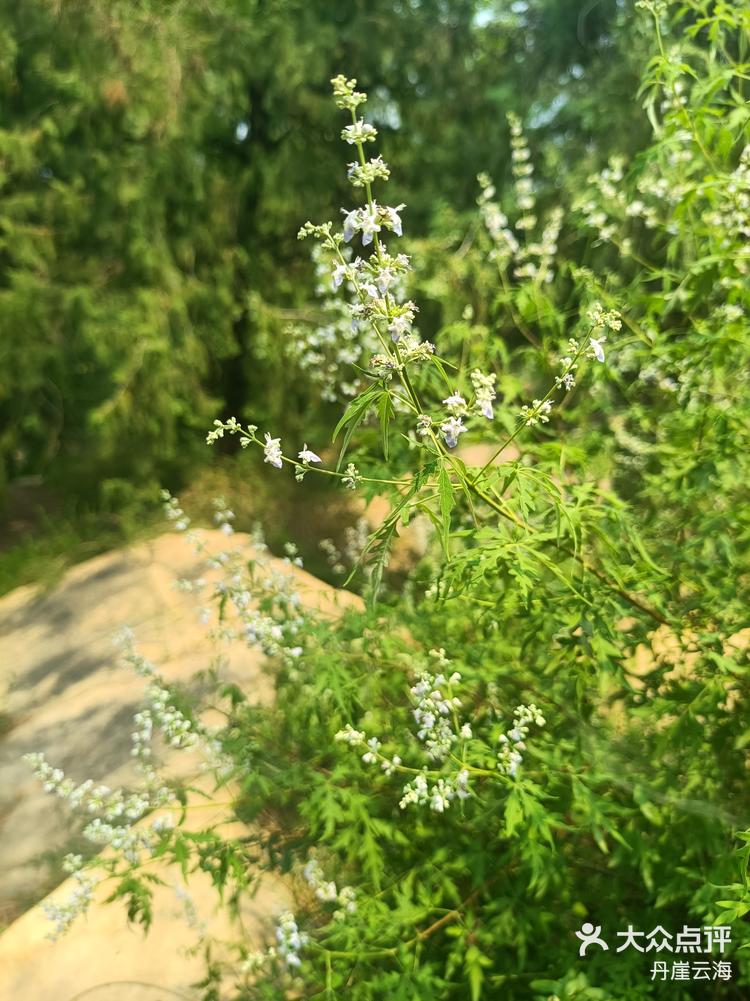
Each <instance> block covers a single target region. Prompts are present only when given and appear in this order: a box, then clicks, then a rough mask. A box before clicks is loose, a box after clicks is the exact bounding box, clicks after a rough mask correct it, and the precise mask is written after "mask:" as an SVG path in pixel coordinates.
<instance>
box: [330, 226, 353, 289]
mask: <svg viewBox="0 0 750 1001" xmlns="http://www.w3.org/2000/svg"><path fill="white" fill-rule="evenodd" d="M347 218H348V217H347ZM344 235H345V238H346V220H344ZM353 235H354V231H353V230H352V233H351V236H349V237H348V238H347V239H349V240H351V238H352V236H353ZM348 274H349V267H348V265H346V264H337V265H336V266H335V267H334V269H333V274H332V275H331V284H332V285H333V287H334V289H337V288H339V287H340V286H341V283H342V282H343V281H344V279H345V278H346V277H347V276H348Z"/></svg>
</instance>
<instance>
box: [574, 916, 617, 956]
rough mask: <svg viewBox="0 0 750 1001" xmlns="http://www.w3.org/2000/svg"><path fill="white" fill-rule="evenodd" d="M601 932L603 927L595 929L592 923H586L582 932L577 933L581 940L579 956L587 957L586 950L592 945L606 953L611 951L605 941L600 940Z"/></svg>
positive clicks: (599, 926) (598, 926)
mask: <svg viewBox="0 0 750 1001" xmlns="http://www.w3.org/2000/svg"><path fill="white" fill-rule="evenodd" d="M601 931H602V926H601V925H597V926H596V928H595V927H594V926H593V925H592V924H591V922H590V921H586V922H584V924H582V925H581V930H580V931H577V932H576V936H577V938H580V940H581V946H580V948H579V950H578V955H579V956H585V955H586V950H587V949H588V947H589V946H590V945H598V946H599V947H600V948H602V949H603V950H604V951H605V952H606V951H607V950H608V949H609V946H608V945H607V943H606V942H605V941H604V939H603V938H600V935H601Z"/></svg>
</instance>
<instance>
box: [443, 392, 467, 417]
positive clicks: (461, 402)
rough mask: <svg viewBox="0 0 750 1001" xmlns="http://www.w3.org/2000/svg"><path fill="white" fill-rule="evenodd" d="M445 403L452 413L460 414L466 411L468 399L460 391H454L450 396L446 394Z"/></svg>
mask: <svg viewBox="0 0 750 1001" xmlns="http://www.w3.org/2000/svg"><path fill="white" fill-rule="evenodd" d="M443 403H444V404H445V406H446V407H447V408H448V410H450V411H451V413H454V414H458V413H464V412H465V411H466V400H465V399H464V398H463V396H461V394H460V393H458V392H456V393H452V394H451V395H450V396H446V398H445V399H444V400H443Z"/></svg>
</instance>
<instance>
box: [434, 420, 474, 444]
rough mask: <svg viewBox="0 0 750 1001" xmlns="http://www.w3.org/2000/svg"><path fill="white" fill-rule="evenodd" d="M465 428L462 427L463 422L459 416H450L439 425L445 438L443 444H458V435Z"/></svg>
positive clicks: (465, 429)
mask: <svg viewBox="0 0 750 1001" xmlns="http://www.w3.org/2000/svg"><path fill="white" fill-rule="evenodd" d="M467 430H468V428H466V427H464V423H463V421H462V420H461V418H460V417H451V418H449V419H448V420H447V421H446V422H445V424H441V425H440V431H441V433H442V435H443V437H444V438H445V444H446V445H447V446H448V448H455V447H456V445H457V444H458V436H459V435H461V434H463V433H464V432H465V431H467Z"/></svg>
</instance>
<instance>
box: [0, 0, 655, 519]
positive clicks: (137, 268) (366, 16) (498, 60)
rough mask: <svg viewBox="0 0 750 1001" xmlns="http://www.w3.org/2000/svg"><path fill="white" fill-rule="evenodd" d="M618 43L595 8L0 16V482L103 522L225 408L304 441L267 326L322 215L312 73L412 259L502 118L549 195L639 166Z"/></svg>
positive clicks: (108, 10) (267, 4)
mask: <svg viewBox="0 0 750 1001" xmlns="http://www.w3.org/2000/svg"><path fill="white" fill-rule="evenodd" d="M634 37H635V36H634V32H633V29H632V27H631V24H630V19H629V17H628V16H626V15H624V14H623V13H622V11H621V9H620V7H619V5H618V4H617V2H616V0H601V2H599V3H593V4H590V5H588V6H585V7H583V8H582V7H581V6H580V4H577V3H573V2H572V0H536V2H529V3H523V2H518V3H514V4H511V5H508V4H507V3H506V2H505V0H498V2H495V3H489V2H486V0H485V2H481V0H451V2H448V0H348V2H346V3H344V2H340V0H335V2H331V0H191V2H185V0H172V2H169V3H164V2H159V3H157V2H154V0H110V2H108V3H106V4H101V3H99V2H98V0H66V2H65V3H64V4H61V3H59V2H56V0H25V2H24V3H23V4H18V3H16V2H15V0H0V89H1V90H2V96H3V100H2V110H1V111H0V186H1V187H0V191H1V194H2V198H1V199H0V469H2V470H3V472H2V473H0V475H2V476H5V477H10V478H12V477H15V476H18V475H21V474H24V473H29V472H37V473H42V474H43V475H44V476H45V477H46V479H47V480H48V481H49V482H51V483H52V484H54V485H57V486H59V487H62V488H64V490H65V492H66V493H67V494H68V495H70V496H73V497H79V496H88V497H92V496H93V497H97V498H98V501H102V500H105V499H106V498H107V497H109V503H114V504H116V503H118V502H120V501H121V500H122V499H123V498H124V497H125V496H126V495H127V493H128V492H129V491H131V490H133V489H138V488H140V487H142V486H143V485H148V486H149V487H151V486H153V485H155V484H156V483H157V482H158V481H160V480H163V479H169V480H170V482H175V481H176V479H177V478H178V475H179V474H180V473H181V472H182V473H183V474H184V473H185V471H187V470H189V469H190V468H191V465H192V463H193V462H194V461H195V460H196V459H197V458H198V456H200V455H203V454H204V453H203V451H202V438H203V435H202V432H203V431H204V430H205V428H206V427H207V426H208V425H209V424H210V421H211V419H212V418H213V417H214V416H216V414H217V413H220V412H221V411H222V410H224V409H226V410H230V411H231V412H236V413H242V412H243V410H246V409H247V408H248V405H249V404H250V401H252V410H253V412H254V413H255V414H260V415H261V417H263V416H265V417H267V418H268V419H269V420H273V421H274V422H276V423H275V425H274V426H277V427H280V428H281V427H283V426H284V422H286V423H287V426H289V424H290V423H291V424H292V425H294V422H295V420H296V421H298V422H299V421H300V420H301V419H302V418H301V417H300V415H301V414H304V413H305V411H306V404H309V402H310V401H309V400H307V399H306V393H305V387H304V386H302V385H299V384H298V382H296V381H295V380H294V379H293V377H292V374H291V373H290V372H289V371H288V370H287V366H286V365H285V362H284V353H283V351H282V349H281V347H282V346H281V345H280V343H279V339H280V337H282V336H283V329H284V328H283V324H282V323H280V322H279V319H282V320H283V317H284V315H285V312H284V311H287V312H288V311H290V310H293V309H294V308H298V307H299V306H301V305H302V304H303V303H304V302H305V300H306V298H307V291H308V289H309V275H310V270H309V262H308V260H307V255H306V251H305V250H304V248H301V247H300V246H299V245H298V243H297V240H296V232H297V229H298V227H299V225H300V224H301V222H303V221H304V220H305V219H307V218H325V217H326V216H328V215H330V214H331V213H332V212H334V213H335V212H337V211H338V209H339V207H340V205H341V204H343V199H344V191H345V180H344V178H343V176H341V186H340V188H339V190H338V192H337V197H340V198H341V199H342V200H341V201H340V202H339V203H338V204H332V203H331V194H330V192H331V183H330V178H331V177H332V176H335V175H336V174H337V173H338V174H339V175H340V174H341V172H340V168H339V164H338V159H337V158H338V155H339V153H338V148H337V144H336V142H335V141H334V140H335V138H336V135H337V132H338V129H339V125H338V124H336V122H335V119H334V117H333V112H332V109H331V107H330V101H329V100H328V86H329V85H328V80H329V78H330V77H331V76H332V75H334V73H337V72H341V71H342V70H343V71H344V72H346V73H348V74H351V75H356V76H357V77H358V78H360V80H361V83H362V86H363V87H365V88H366V89H367V90H368V91H369V92H370V94H371V95H372V98H371V103H370V105H369V106H368V113H369V114H370V116H371V117H372V118H373V119H374V120H375V121H376V123H377V124H378V126H379V128H380V130H381V137H382V144H381V148H382V149H383V151H384V154H385V156H386V159H388V158H389V153H391V151H392V152H393V158H392V167H393V169H394V174H395V177H396V181H397V183H396V184H395V185H394V188H396V192H395V193H396V195H398V196H399V197H400V198H401V197H402V198H403V200H404V201H405V202H407V204H408V213H409V216H408V218H409V225H410V229H411V231H412V232H416V233H420V232H421V233H423V234H424V233H427V232H428V231H429V226H430V220H431V218H432V216H433V213H434V211H435V208H436V207H437V206H439V205H440V204H441V203H443V202H447V203H450V204H452V205H453V206H455V207H456V208H457V209H458V210H462V209H467V208H468V207H470V206H471V205H472V204H473V202H474V198H475V194H476V182H475V177H476V174H477V172H478V171H479V170H483V169H490V170H492V171H493V172H495V174H496V176H498V178H499V179H502V176H503V171H504V170H505V165H506V160H507V156H506V149H507V127H506V124H505V112H506V111H507V110H508V109H510V108H513V109H514V110H515V111H517V112H518V113H519V114H521V115H523V116H527V117H530V119H531V121H532V125H535V126H536V128H537V130H538V131H539V134H540V141H541V140H544V141H545V142H546V144H547V148H548V149H549V151H550V156H551V158H552V160H553V161H554V162H555V163H556V164H557V166H558V168H559V169H560V170H565V169H567V167H566V165H570V164H578V163H579V162H580V161H582V160H586V158H587V155H588V153H589V152H590V150H591V149H596V151H597V158H601V157H602V156H603V155H604V154H606V153H607V152H608V150H609V147H610V145H611V140H610V136H612V135H617V136H620V137H621V136H630V137H631V141H632V142H637V135H636V133H635V132H630V131H629V130H628V128H627V127H626V125H627V123H628V122H629V121H631V119H632V117H633V116H632V111H633V109H632V101H631V99H630V96H629V95H630V94H632V92H633V89H634V81H635V79H636V77H637V70H636V64H637V62H638V60H637V58H636V56H635V54H634V52H633V49H634V45H633V38H634ZM595 90H596V97H595V98H594V97H593V94H594V91H595ZM602 94H604V95H605V96H606V103H607V112H606V114H602V111H601V108H602ZM396 140H397V141H396ZM314 402H317V401H314Z"/></svg>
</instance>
